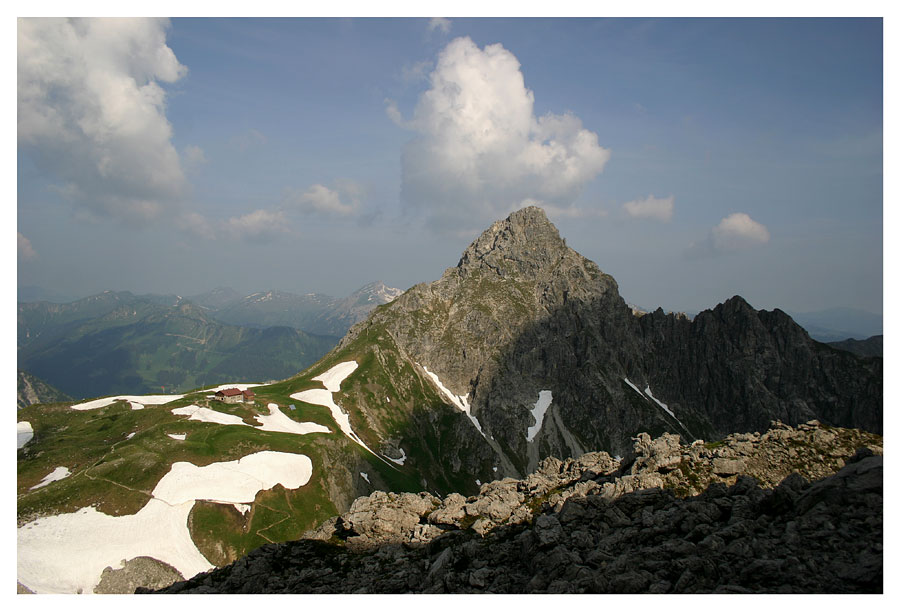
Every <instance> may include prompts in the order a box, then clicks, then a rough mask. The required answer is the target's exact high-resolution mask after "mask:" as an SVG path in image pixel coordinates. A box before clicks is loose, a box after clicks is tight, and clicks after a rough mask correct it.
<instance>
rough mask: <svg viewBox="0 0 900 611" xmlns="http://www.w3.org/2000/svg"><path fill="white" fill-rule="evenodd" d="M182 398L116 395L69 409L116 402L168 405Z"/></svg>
mask: <svg viewBox="0 0 900 611" xmlns="http://www.w3.org/2000/svg"><path fill="white" fill-rule="evenodd" d="M182 397H184V395H143V396H138V395H116V396H115V397H103V398H102V399H94V400H93V401H87V402H86V403H79V404H77V405H73V406H72V407H71V409H75V410H78V411H84V410H88V409H100V408H101V407H106V406H107V405H112V404H113V403H115V402H116V401H128V402H129V403H140V404H142V405H162V404H163V403H169V402H170V401H177V400H178V399H181V398H182ZM132 409H134V406H132Z"/></svg>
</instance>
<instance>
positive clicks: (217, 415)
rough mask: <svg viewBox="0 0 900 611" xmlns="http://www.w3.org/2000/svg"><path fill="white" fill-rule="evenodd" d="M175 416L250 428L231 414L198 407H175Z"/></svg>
mask: <svg viewBox="0 0 900 611" xmlns="http://www.w3.org/2000/svg"><path fill="white" fill-rule="evenodd" d="M172 413H173V414H175V415H176V416H190V418H188V420H197V421H198V422H212V423H214V424H231V425H236V426H250V425H249V424H247V423H246V422H244V421H243V420H242V419H241V418H239V417H238V416H235V415H233V414H223V413H222V412H217V411H216V410H214V409H209V408H208V407H200V406H199V405H185V406H184V407H176V408H174V409H173V410H172Z"/></svg>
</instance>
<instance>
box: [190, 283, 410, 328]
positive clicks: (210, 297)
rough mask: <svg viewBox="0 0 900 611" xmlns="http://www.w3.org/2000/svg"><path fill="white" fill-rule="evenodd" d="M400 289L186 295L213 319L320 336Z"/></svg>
mask: <svg viewBox="0 0 900 611" xmlns="http://www.w3.org/2000/svg"><path fill="white" fill-rule="evenodd" d="M402 292H403V291H401V290H400V289H395V288H391V287H389V286H386V285H385V284H384V283H383V282H373V283H371V284H367V285H366V286H364V287H362V288H361V289H359V290H358V291H356V292H354V293H352V294H351V295H349V296H348V297H343V298H336V297H331V296H329V295H322V294H320V293H307V294H305V295H296V294H294V293H287V292H283V291H266V292H262V293H253V294H252V295H247V296H243V297H242V296H240V295H239V294H238V293H237V292H236V291H234V290H233V289H230V288H217V289H214V290H212V291H209V292H208V293H202V294H200V295H194V296H192V297H189V299H190V300H191V301H193V302H194V303H196V304H198V305H201V306H203V307H205V308H209V314H210V316H212V317H213V318H215V319H216V320H220V321H222V322H226V323H229V324H233V325H248V326H257V327H270V326H275V325H283V326H288V327H294V328H296V329H303V330H304V331H306V332H307V333H317V334H320V335H339V336H340V335H344V333H346V332H347V330H348V329H349V328H350V327H351V326H353V325H354V324H355V323H357V322H359V321H360V320H363V319H364V318H365V317H366V316H367V315H368V314H369V312H371V311H372V309H374V308H375V307H377V306H379V305H383V304H385V303H390V302H391V301H393V300H394V299H396V298H397V297H398V296H399V295H400V294H401V293H402Z"/></svg>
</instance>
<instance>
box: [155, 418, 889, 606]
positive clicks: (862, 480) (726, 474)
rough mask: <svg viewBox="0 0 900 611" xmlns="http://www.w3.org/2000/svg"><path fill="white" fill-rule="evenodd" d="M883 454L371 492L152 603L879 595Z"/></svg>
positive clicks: (795, 449) (592, 458)
mask: <svg viewBox="0 0 900 611" xmlns="http://www.w3.org/2000/svg"><path fill="white" fill-rule="evenodd" d="M882 452H883V450H882V438H881V437H880V436H878V435H873V434H869V433H864V432H861V431H857V430H853V429H838V428H830V427H825V426H821V425H820V424H819V423H818V422H816V421H812V422H809V423H807V424H804V425H800V426H799V427H797V428H796V429H794V428H791V427H788V426H786V425H783V424H780V423H773V424H772V428H771V429H770V430H768V431H767V432H765V433H763V434H759V433H752V434H736V435H731V436H729V437H728V438H727V439H725V440H723V441H721V442H715V443H703V442H702V441H697V442H694V443H692V444H691V445H690V446H685V445H681V444H680V443H679V438H678V437H677V436H675V435H668V434H666V435H663V436H662V437H659V438H657V439H653V440H651V439H650V437H649V436H648V435H646V434H641V435H639V436H638V437H637V438H636V439H635V441H634V447H633V451H632V452H630V453H629V455H628V456H626V457H624V458H623V459H621V460H616V459H614V458H612V457H610V456H609V455H608V454H606V453H605V452H594V453H589V454H585V455H583V456H581V457H580V458H578V459H574V460H573V459H568V460H566V461H560V460H557V459H554V458H548V459H545V460H544V461H542V463H541V465H540V468H539V469H538V471H536V472H535V473H532V474H531V475H529V476H528V477H527V478H525V479H524V480H513V479H504V480H499V481H495V482H491V483H488V484H485V485H483V486H482V487H481V490H480V493H479V494H478V495H477V496H473V497H469V498H464V497H462V496H461V495H458V494H450V495H448V496H447V497H446V498H444V499H438V498H436V497H434V496H432V495H430V494H428V493H424V492H423V493H419V494H411V493H406V494H394V493H385V492H376V493H374V494H372V495H370V496H368V497H361V498H359V499H357V500H356V501H355V502H354V503H353V505H352V507H351V508H350V511H349V512H347V513H345V514H343V515H341V516H339V517H335V518H333V519H331V520H329V521H328V522H326V523H325V524H323V525H322V527H320V528H319V529H318V530H317V531H315V532H312V533H308V538H306V539H303V540H300V541H295V542H290V543H282V544H274V545H267V546H264V547H261V548H259V549H257V550H255V551H254V552H252V553H251V554H249V555H248V556H246V557H244V558H242V559H240V560H239V561H237V562H235V563H234V564H232V565H230V566H226V567H224V568H221V569H216V570H213V571H210V572H209V573H205V574H202V575H198V576H196V577H194V578H193V579H191V580H189V581H185V582H179V583H176V584H174V585H172V586H170V587H168V588H165V589H163V590H160V591H159V592H164V593H363V592H366V593H382V592H383V593H400V592H427V593H463V592H469V593H471V592H505V593H530V592H534V593H537V592H548V593H576V592H584V593H647V592H650V593H682V592H683V593H699V592H719V593H725V592H741V593H750V592H753V593H791V592H793V593H834V592H846V593H876V592H882V591H883V548H882V544H883V535H882V532H883V531H882V515H883V497H882V494H883V492H882V487H883V485H882V474H883V463H882ZM138 592H147V590H142V589H138Z"/></svg>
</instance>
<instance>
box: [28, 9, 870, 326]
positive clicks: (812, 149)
mask: <svg viewBox="0 0 900 611" xmlns="http://www.w3.org/2000/svg"><path fill="white" fill-rule="evenodd" d="M18 29H19V35H18V108H19V113H18V115H19V118H18V207H17V213H18V214H17V225H18V227H17V229H18V234H19V238H18V247H19V249H18V284H19V285H20V286H27V285H39V286H43V287H46V288H49V289H54V290H57V291H59V292H62V293H65V294H71V295H81V296H83V295H87V294H91V293H95V292H99V291H101V290H105V289H117V290H132V291H135V292H163V293H178V294H181V295H191V294H196V293H200V292H203V291H206V290H209V289H212V288H214V287H216V286H232V287H234V288H236V289H238V290H242V291H247V292H250V291H255V290H266V289H282V290H289V291H295V292H311V291H315V292H323V293H328V294H332V295H345V294H348V293H350V292H351V291H353V290H355V289H356V288H358V287H359V286H361V285H363V284H365V283H367V282H370V281H372V280H376V279H381V280H384V281H385V282H387V283H388V284H390V285H392V286H396V287H400V288H408V287H409V286H411V285H413V284H415V283H417V282H424V281H431V280H434V279H436V278H438V277H439V276H440V274H441V272H442V271H443V269H444V268H446V267H448V266H451V265H454V264H455V263H456V261H457V260H458V257H459V255H460V253H461V252H462V250H463V249H464V248H465V246H466V245H467V244H468V243H469V242H470V241H471V240H472V239H474V237H476V236H477V234H478V233H479V232H480V231H481V230H483V229H484V228H486V227H487V226H488V225H489V224H490V223H491V222H492V221H493V220H496V219H498V218H501V217H503V216H506V214H508V212H509V211H510V210H513V209H515V208H517V207H519V206H521V205H526V204H529V203H536V204H537V205H541V206H543V207H544V208H545V209H546V210H547V212H548V216H549V217H550V218H551V220H552V221H554V223H555V224H556V225H557V227H558V228H559V229H560V232H561V234H562V235H563V236H564V237H566V238H567V241H568V243H569V245H570V246H573V247H574V248H575V249H576V250H578V251H579V252H581V253H582V254H583V255H585V256H586V257H588V258H590V259H592V260H593V261H595V262H596V263H597V264H598V265H599V266H600V268H601V269H602V270H604V271H605V272H607V273H610V274H612V275H613V276H614V277H615V278H616V280H617V281H618V282H619V286H620V292H621V293H622V295H623V297H624V298H625V299H626V300H627V301H629V302H632V303H636V304H639V305H641V306H643V307H649V308H655V307H656V306H662V307H664V308H665V309H676V310H689V311H698V310H700V309H704V308H707V307H712V306H714V305H715V304H716V303H718V302H720V301H723V300H724V299H727V298H728V297H730V296H731V295H734V294H741V295H743V296H744V297H745V298H747V299H748V301H750V303H751V304H753V305H754V306H756V307H758V308H766V309H770V308H773V307H781V308H784V309H789V310H795V311H811V310H819V309H824V308H830V307H839V306H845V307H857V308H862V309H866V310H869V311H872V312H877V313H880V312H881V311H882V299H883V285H882V278H883V257H884V255H883V242H882V231H883V229H882V228H883V193H882V180H883V170H882V158H883V154H882V149H883V136H882V130H883V107H882V75H883V62H882V43H883V37H882V21H881V20H880V19H456V18H454V19H447V20H429V19H173V20H171V21H158V20H157V21H146V22H143V21H130V22H123V21H116V22H106V23H102V24H92V23H84V22H77V23H70V22H54V21H45V20H41V21H20V22H19V28H18Z"/></svg>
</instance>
